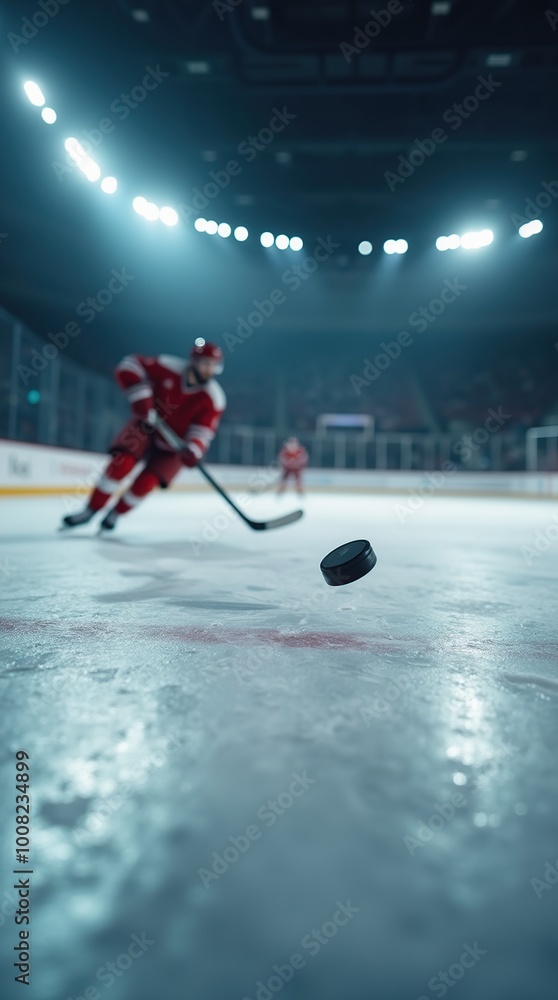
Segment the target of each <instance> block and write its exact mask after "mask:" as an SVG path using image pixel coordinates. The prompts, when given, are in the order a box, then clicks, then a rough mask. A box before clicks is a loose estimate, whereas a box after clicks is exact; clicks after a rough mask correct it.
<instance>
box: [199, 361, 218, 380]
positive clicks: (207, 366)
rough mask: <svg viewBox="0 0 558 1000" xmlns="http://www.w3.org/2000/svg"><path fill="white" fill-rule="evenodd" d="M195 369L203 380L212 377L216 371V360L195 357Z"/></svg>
mask: <svg viewBox="0 0 558 1000" xmlns="http://www.w3.org/2000/svg"><path fill="white" fill-rule="evenodd" d="M196 371H197V373H198V375H199V377H200V378H201V379H203V380H204V382H206V381H207V379H209V378H213V376H214V375H215V373H216V371H217V362H216V361H214V360H213V358H197V360H196Z"/></svg>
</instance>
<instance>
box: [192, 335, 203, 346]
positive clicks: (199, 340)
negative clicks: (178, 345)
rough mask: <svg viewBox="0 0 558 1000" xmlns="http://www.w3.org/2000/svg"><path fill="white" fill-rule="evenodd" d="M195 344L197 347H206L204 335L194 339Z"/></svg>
mask: <svg viewBox="0 0 558 1000" xmlns="http://www.w3.org/2000/svg"><path fill="white" fill-rule="evenodd" d="M194 344H195V345H196V347H205V340H204V339H203V337H196V339H195V340H194Z"/></svg>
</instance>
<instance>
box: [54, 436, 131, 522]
mask: <svg viewBox="0 0 558 1000" xmlns="http://www.w3.org/2000/svg"><path fill="white" fill-rule="evenodd" d="M136 464H137V462H136V458H135V457H134V456H133V455H130V454H129V453H127V452H118V453H117V454H116V455H113V457H112V458H111V460H110V462H109V464H108V465H107V467H106V469H105V471H104V472H103V474H102V476H101V477H100V479H99V480H98V481H97V485H96V486H95V487H94V489H93V492H92V493H91V496H90V497H89V500H88V502H87V506H86V507H84V509H83V510H80V511H77V512H76V513H75V514H67V515H66V517H64V518H63V519H62V523H63V524H65V525H66V527H68V528H74V527H75V526H76V525H78V524H87V522H88V521H90V520H91V518H92V517H93V516H94V515H95V514H96V513H97V511H99V510H102V509H103V507H104V506H105V505H106V504H107V503H108V501H109V500H110V498H111V496H112V495H113V494H114V493H115V492H116V490H117V489H118V487H119V485H120V483H121V482H122V480H123V479H125V478H126V476H128V475H129V474H130V472H131V471H132V469H133V468H134V466H135V465H136Z"/></svg>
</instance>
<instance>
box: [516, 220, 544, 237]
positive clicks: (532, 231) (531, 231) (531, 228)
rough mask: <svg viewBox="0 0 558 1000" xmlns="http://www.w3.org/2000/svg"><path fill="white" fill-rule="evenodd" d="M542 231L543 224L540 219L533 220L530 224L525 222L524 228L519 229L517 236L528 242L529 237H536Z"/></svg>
mask: <svg viewBox="0 0 558 1000" xmlns="http://www.w3.org/2000/svg"><path fill="white" fill-rule="evenodd" d="M542 229H543V224H542V222H541V220H540V219H533V221H532V222H526V223H525V225H524V226H521V227H520V229H519V235H520V236H521V237H522V238H523V239H524V240H528V239H529V237H530V236H536V235H537V233H541V232H542Z"/></svg>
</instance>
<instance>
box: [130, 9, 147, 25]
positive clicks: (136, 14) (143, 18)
mask: <svg viewBox="0 0 558 1000" xmlns="http://www.w3.org/2000/svg"><path fill="white" fill-rule="evenodd" d="M130 14H131V15H132V17H133V19H134V21H137V23H138V24H149V21H150V20H151V15H150V13H149V11H148V10H145V8H144V7H134V8H133V10H131V11H130Z"/></svg>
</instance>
